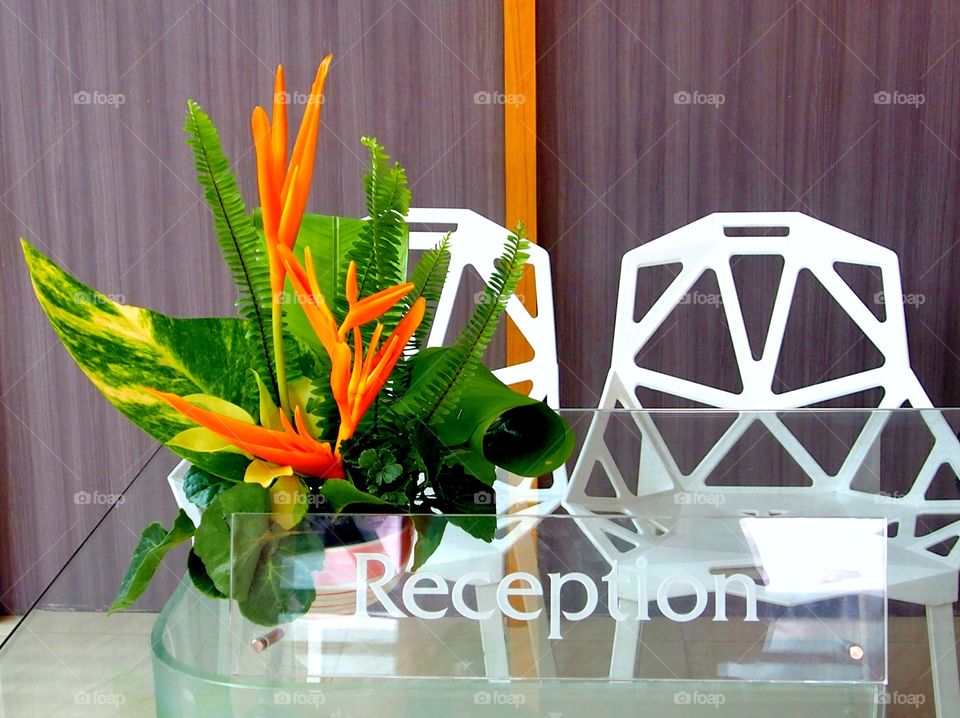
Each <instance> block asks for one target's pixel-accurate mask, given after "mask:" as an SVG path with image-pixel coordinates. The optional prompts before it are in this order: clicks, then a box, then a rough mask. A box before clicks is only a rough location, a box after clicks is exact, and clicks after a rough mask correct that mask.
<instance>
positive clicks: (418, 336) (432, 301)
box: [403, 232, 450, 350]
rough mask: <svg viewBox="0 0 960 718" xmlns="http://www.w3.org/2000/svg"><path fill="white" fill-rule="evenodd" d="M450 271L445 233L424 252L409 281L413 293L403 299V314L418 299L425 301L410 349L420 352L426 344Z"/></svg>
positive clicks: (447, 240) (448, 238)
mask: <svg viewBox="0 0 960 718" xmlns="http://www.w3.org/2000/svg"><path fill="white" fill-rule="evenodd" d="M449 269H450V232H447V233H446V234H445V235H444V237H443V239H442V240H440V243H439V244H438V245H437V246H436V247H435V248H434V249H431V250H429V251H427V252H424V254H423V256H422V257H421V258H420V261H419V262H418V263H417V268H416V269H414V270H413V276H412V277H411V278H410V281H411V282H412V283H413V291H412V292H410V294H408V295H407V296H406V297H405V298H404V305H403V307H404V312H406V310H408V309H409V308H410V307H411V306H413V303H414V302H415V301H417V300H418V299H419V298H420V297H423V298H424V299H425V300H426V301H427V311H426V313H425V314H424V315H423V321H421V322H420V326H419V327H418V328H417V331H416V333H415V334H414V335H413V339H412V340H411V341H412V348H413V349H416V350H420V349H421V348H423V345H424V344H426V342H427V337H428V336H430V328H431V327H432V326H433V317H434V315H435V314H436V311H437V302H438V301H440V293H441V292H442V291H443V284H444V282H445V281H446V279H447V272H448V271H449Z"/></svg>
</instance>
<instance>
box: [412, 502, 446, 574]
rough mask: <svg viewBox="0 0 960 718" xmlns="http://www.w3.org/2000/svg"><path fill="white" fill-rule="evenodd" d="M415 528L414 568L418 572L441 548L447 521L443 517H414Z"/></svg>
mask: <svg viewBox="0 0 960 718" xmlns="http://www.w3.org/2000/svg"><path fill="white" fill-rule="evenodd" d="M413 523H414V526H415V527H416V529H417V543H416V544H415V545H414V547H413V568H412V569H411V570H412V571H417V570H418V569H420V567H421V566H423V564H425V563H426V562H427V559H428V558H430V557H431V556H432V555H433V552H434V551H436V550H437V547H438V546H440V541H441V540H442V539H443V532H444V530H445V529H446V528H447V519H446V518H444V517H443V516H439V515H434V516H414V517H413Z"/></svg>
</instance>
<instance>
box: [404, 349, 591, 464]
mask: <svg viewBox="0 0 960 718" xmlns="http://www.w3.org/2000/svg"><path fill="white" fill-rule="evenodd" d="M448 351H450V349H449V348H446V347H444V348H433V349H424V350H423V351H421V352H420V353H419V354H417V355H416V356H414V357H413V358H412V359H411V362H412V363H413V364H414V369H413V377H414V378H413V381H414V382H416V381H417V378H418V376H419V375H420V373H421V372H429V371H430V370H431V369H432V368H433V366H434V365H435V364H436V363H437V362H438V361H439V360H440V358H441V357H442V356H443V354H444V352H448ZM435 428H436V431H437V437H438V438H439V439H440V441H442V442H443V443H445V444H447V445H448V446H462V445H466V446H469V447H470V448H471V449H472V450H473V451H476V452H478V453H480V454H482V455H483V456H484V457H485V458H486V459H487V460H488V461H490V462H491V463H493V464H496V465H497V466H499V467H501V468H503V469H505V470H507V471H509V472H511V473H514V474H519V475H520V476H540V475H541V474H547V473H550V472H552V471H555V470H556V469H558V468H559V467H560V466H562V465H563V463H564V462H565V461H566V460H567V459H568V458H570V454H571V453H572V452H573V445H574V437H573V433H572V432H571V431H570V427H569V426H567V422H566V421H564V420H563V418H562V417H561V416H560V415H559V414H557V412H556V411H554V410H553V409H551V408H550V407H549V406H547V405H546V403H544V402H542V401H537V400H536V399H531V398H530V397H528V396H525V395H523V394H520V393H518V392H516V391H514V390H513V389H511V388H510V387H508V386H507V385H506V384H504V383H503V382H502V381H500V380H499V379H497V378H496V377H495V376H494V375H493V373H492V372H491V371H490V370H489V369H487V368H486V367H484V366H480V367H478V368H477V369H476V370H475V371H474V373H473V374H472V376H470V377H469V378H468V379H466V380H465V382H464V385H463V392H462V394H461V396H460V398H459V400H458V401H457V404H456V405H455V407H453V409H452V410H451V411H450V413H449V414H448V415H447V416H446V417H445V418H444V420H443V421H442V422H440V423H438V424H437V425H436V426H435Z"/></svg>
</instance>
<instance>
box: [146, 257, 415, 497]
mask: <svg viewBox="0 0 960 718" xmlns="http://www.w3.org/2000/svg"><path fill="white" fill-rule="evenodd" d="M279 252H280V255H281V258H282V260H283V262H284V265H285V267H286V269H287V271H288V272H289V276H290V280H291V282H292V284H293V286H294V289H295V290H296V292H297V294H298V296H299V297H300V298H301V300H300V301H301V302H302V305H303V308H304V312H305V313H306V315H307V319H308V320H309V321H310V325H311V326H312V327H313V330H314V331H315V332H316V334H317V338H318V339H319V340H320V343H321V344H322V345H323V347H324V349H325V351H326V352H327V354H328V355H329V357H330V365H331V370H330V389H331V393H332V394H333V398H334V401H336V403H337V408H338V410H339V412H340V429H339V431H338V433H337V440H336V443H335V444H334V445H333V447H331V445H330V443H329V442H327V441H319V440H317V439H315V438H314V437H313V436H312V435H311V434H310V430H309V428H308V426H307V423H306V421H305V420H304V416H303V413H302V411H301V409H300V407H296V408H295V409H294V413H293V417H294V420H293V424H291V423H290V421H289V419H288V418H287V416H286V413H285V412H284V411H280V421H281V424H282V430H277V429H268V428H266V427H263V426H256V425H254V424H249V423H247V422H244V421H241V420H239V419H235V418H232V417H229V416H224V415H223V414H218V413H216V412H214V411H210V410H208V409H204V408H203V407H200V406H197V405H196V404H193V403H191V402H189V401H187V400H186V399H184V398H182V397H179V396H176V395H175V394H168V393H166V392H161V391H156V390H152V389H151V390H150V391H151V393H153V394H154V395H155V396H157V397H158V398H160V399H163V400H164V401H165V402H167V403H168V404H170V406H172V407H173V408H174V409H176V410H177V411H178V412H180V413H181V414H183V416H185V417H187V418H188V419H190V420H191V421H194V422H196V423H197V424H199V425H200V426H203V427H204V428H206V429H209V430H210V431H212V432H214V433H215V434H217V435H219V436H221V437H222V438H224V439H225V440H226V441H228V442H229V443H230V444H232V445H233V446H236V447H237V448H238V449H241V450H243V451H245V452H247V453H248V454H251V455H253V456H254V457H256V458H258V459H261V460H264V461H269V462H271V463H273V464H277V465H280V466H289V467H291V468H292V469H293V470H294V471H296V472H297V473H299V474H302V475H304V476H311V477H314V478H321V479H335V478H343V476H344V473H343V460H342V457H341V455H340V445H341V443H342V442H343V441H344V440H346V439H349V438H350V437H352V436H353V435H354V433H355V432H356V430H357V426H358V425H359V423H360V420H361V419H362V418H363V416H364V414H365V413H366V411H367V409H368V408H369V407H370V405H371V404H372V403H373V401H374V399H376V397H377V395H378V394H379V393H380V390H381V389H383V386H384V385H385V384H386V382H387V379H388V378H389V376H390V372H391V371H393V368H394V367H395V366H396V364H397V362H398V361H399V360H400V357H401V356H402V355H403V350H404V348H405V347H406V345H407V342H409V341H410V337H412V336H413V333H414V332H415V331H416V330H417V327H419V326H420V322H421V321H422V320H423V316H424V312H425V311H426V300H425V299H424V298H423V297H419V298H418V299H417V300H416V301H415V302H414V303H413V304H412V305H411V307H410V309H409V310H408V311H407V313H406V314H405V315H404V316H403V318H402V319H401V320H400V321H399V322H398V323H397V326H396V327H395V328H394V330H393V331H392V332H391V334H390V336H389V337H388V338H387V340H386V341H384V342H383V343H382V344H381V341H380V340H381V337H382V335H383V328H384V326H383V324H382V323H381V322H379V321H378V322H377V324H376V327H375V328H374V331H373V335H372V337H371V339H370V342H369V343H368V345H367V347H366V351H364V347H363V340H362V334H361V331H360V327H361V326H362V325H364V324H367V323H369V322H371V321H373V320H376V319H379V317H381V316H382V315H383V314H384V313H385V312H387V311H389V310H390V309H391V308H393V307H394V306H395V305H396V303H397V302H399V301H400V300H401V299H402V298H403V297H405V296H406V295H407V294H408V293H409V292H410V290H411V289H413V285H412V284H410V283H406V284H398V285H397V286H394V287H388V288H387V289H384V290H382V291H380V292H377V293H376V294H371V295H370V296H368V297H364V298H363V299H360V298H359V297H358V292H357V266H356V264H355V263H354V262H351V263H350V265H349V268H348V269H347V278H346V295H347V301H348V305H349V310H348V312H347V315H346V317H345V318H344V320H343V322H342V323H341V324H340V325H337V321H336V319H335V318H334V316H333V313H332V312H331V311H330V308H329V307H328V305H327V303H326V301H325V300H324V298H323V294H322V293H321V292H320V290H319V288H318V284H317V278H316V274H315V273H314V269H313V260H312V258H311V256H310V250H309V249H305V250H304V263H305V265H306V266H305V267H304V265H302V264H300V262H298V261H297V259H296V257H294V255H293V252H292V251H291V250H290V249H289V248H287V247H284V246H281V248H280V250H279ZM351 339H352V343H353V347H352V349H351V346H350V340H351Z"/></svg>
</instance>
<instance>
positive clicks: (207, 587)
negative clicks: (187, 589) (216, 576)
mask: <svg viewBox="0 0 960 718" xmlns="http://www.w3.org/2000/svg"><path fill="white" fill-rule="evenodd" d="M187 574H188V575H189V576H190V580H191V581H192V582H193V586H194V588H196V589H197V590H198V591H199V592H200V593H202V594H203V595H205V596H209V597H210V598H226V596H224V595H223V594H222V593H220V592H219V591H218V590H217V587H216V586H214V585H213V579H211V578H210V574H208V573H207V569H206V568H205V567H204V565H203V561H202V560H201V559H200V557H199V556H197V552H196V551H194V550H193V549H190V553H189V554H188V555H187Z"/></svg>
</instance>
